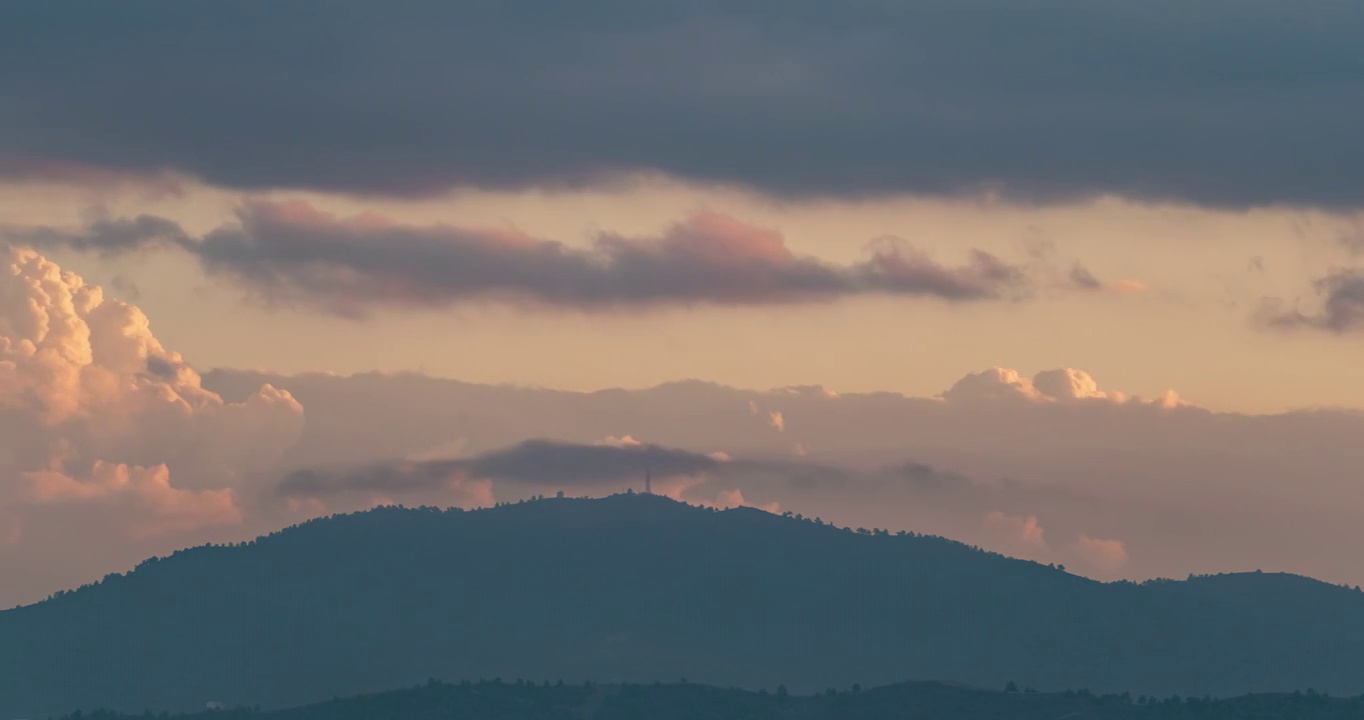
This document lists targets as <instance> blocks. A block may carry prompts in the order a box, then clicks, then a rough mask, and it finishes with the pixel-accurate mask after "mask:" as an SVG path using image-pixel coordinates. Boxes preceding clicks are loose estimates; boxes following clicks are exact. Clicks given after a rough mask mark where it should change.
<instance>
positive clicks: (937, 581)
mask: <svg viewBox="0 0 1364 720" xmlns="http://www.w3.org/2000/svg"><path fill="white" fill-rule="evenodd" d="M1361 670H1364V594H1360V593H1357V592H1354V591H1348V590H1345V589H1342V588H1340V587H1337V586H1332V585H1329V584H1326V583H1321V582H1318V581H1314V580H1311V579H1308V578H1301V577H1299V576H1291V575H1279V574H1263V575H1257V574H1255V573H1245V574H1237V575H1225V576H1210V577H1196V578H1192V579H1190V580H1184V581H1165V582H1148V583H1145V584H1140V585H1138V584H1134V583H1124V582H1119V583H1100V582H1097V581H1093V580H1090V579H1087V578H1082V577H1079V576H1075V575H1071V574H1069V573H1065V572H1063V571H1061V570H1059V569H1054V568H1050V567H1048V566H1045V565H1039V564H1037V563H1034V562H1031V561H1024V560H1015V559H1011V558H1005V557H1003V556H1001V555H998V554H995V553H989V552H986V551H982V550H978V549H974V548H971V547H970V546H967V545H964V544H962V543H957V542H955V541H952V540H947V539H945V538H937V537H932V536H918V535H911V534H906V535H904V536H897V535H891V534H880V533H877V534H871V533H870V532H867V533H865V534H864V533H859V532H855V531H851V530H848V529H842V528H834V527H832V526H829V525H824V524H816V523H814V522H811V521H808V520H806V521H802V520H799V519H796V518H795V517H783V516H777V515H773V514H770V513H766V512H763V511H761V510H756V509H751V508H742V509H734V510H726V511H716V510H713V509H706V508H699V507H693V506H689V505H685V504H682V503H677V502H674V501H672V500H669V499H666V498H663V497H660V496H648V495H643V494H626V495H615V496H610V497H607V498H601V499H591V500H588V499H577V498H562V499H559V498H547V499H541V500H535V501H529V502H523V503H516V504H503V505H501V506H500V507H494V508H487V509H484V510H476V511H459V510H447V511H442V510H437V509H435V508H416V509H402V508H392V507H389V508H379V509H375V510H371V511H368V512H364V513H355V514H350V515H339V516H333V517H330V518H325V519H319V520H314V521H310V522H308V523H303V524H301V525H298V526H295V527H291V528H288V529H285V530H282V531H279V532H276V533H272V534H270V535H267V536H262V537H261V538H258V539H257V540H255V541H252V542H250V543H245V544H240V545H236V546H201V547H199V548H195V549H189V550H186V551H181V552H178V553H175V554H173V555H171V556H169V557H167V558H164V559H156V560H148V561H146V562H143V563H141V564H140V565H139V566H138V567H137V568H136V569H134V571H132V572H131V573H128V574H125V575H111V576H109V577H108V578H106V579H105V581H103V582H101V583H99V584H98V585H94V586H91V587H87V588H84V589H81V590H78V591H75V592H71V593H63V594H61V595H59V596H57V597H54V598H52V599H50V600H48V601H45V602H42V603H38V604H35V605H30V606H25V607H22V608H16V609H14V610H9V611H4V612H0V714H6V713H9V714H11V716H15V717H22V716H32V715H44V714H57V713H60V712H65V711H68V710H71V709H74V708H75V707H99V706H103V707H110V708H114V709H119V710H130V711H140V710H142V709H144V708H147V707H151V708H156V709H166V710H184V709H192V708H199V707H203V703H204V702H207V701H208V700H210V699H212V700H218V701H222V702H226V703H230V704H244V705H255V704H260V705H264V706H267V707H280V706H283V705H289V704H302V703H306V702H309V701H313V700H319V699H325V698H327V697H331V696H333V695H349V694H354V693H356V692H370V691H379V690H385V689H389V688H393V687H402V686H407V685H411V684H413V683H416V682H420V681H422V680H423V679H425V678H428V677H436V678H439V679H443V680H462V679H476V678H480V677H497V676H501V677H518V676H520V677H562V678H564V679H565V680H575V681H581V680H593V681H629V682H637V681H638V682H646V681H647V682H651V681H654V680H672V679H675V678H678V677H690V678H692V679H693V680H696V681H698V682H706V683H710V684H717V685H735V686H743V687H775V686H776V685H778V684H782V683H784V684H786V685H788V686H789V687H791V688H792V690H793V691H805V690H820V689H822V688H824V687H827V686H828V685H844V686H847V685H850V684H852V683H854V682H860V683H864V684H867V685H876V684H885V683H888V682H895V681H900V680H904V679H905V678H913V679H920V680H952V681H959V682H963V683H967V684H973V685H980V686H985V687H1002V685H1003V683H1004V682H1006V681H1008V680H1016V681H1018V682H1020V683H1025V684H1027V685H1030V686H1033V687H1037V688H1039V689H1042V690H1049V689H1063V688H1066V687H1088V688H1091V689H1093V690H1094V691H1096V692H1105V691H1114V692H1121V691H1131V692H1134V693H1145V694H1152V695H1162V696H1165V695H1170V694H1181V695H1195V696H1202V695H1236V694H1242V693H1245V692H1251V691H1269V690H1275V691H1277V690H1292V689H1305V688H1307V687H1314V688H1316V689H1318V690H1324V691H1330V692H1332V693H1335V694H1354V693H1358V692H1361V691H1364V672H1360V671H1361ZM71 677H82V678H89V680H88V681H86V682H82V683H80V684H79V685H78V686H73V685H72V684H71V682H70V678H71Z"/></svg>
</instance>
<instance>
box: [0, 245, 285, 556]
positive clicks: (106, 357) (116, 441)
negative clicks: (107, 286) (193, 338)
mask: <svg viewBox="0 0 1364 720" xmlns="http://www.w3.org/2000/svg"><path fill="white" fill-rule="evenodd" d="M0 257H2V258H3V262H2V263H0V456H3V457H4V462H3V463H0V518H8V519H9V520H8V521H9V523H10V524H11V526H12V527H19V528H22V527H24V526H25V525H26V523H25V522H24V518H25V517H26V516H28V515H30V514H32V513H36V512H42V513H44V515H43V517H44V518H46V520H45V522H47V523H51V522H60V521H62V518H63V517H64V516H63V515H62V513H64V512H69V513H74V514H73V515H69V516H66V521H70V519H71V518H73V517H89V514H90V513H96V514H97V515H99V516H100V518H101V522H102V523H103V526H108V527H109V528H111V529H112V531H114V532H119V533H122V534H124V535H126V536H128V537H131V538H135V539H136V538H144V539H145V538H151V537H155V536H159V535H164V534H173V533H181V532H184V531H188V530H193V529H196V528H202V527H212V526H222V525H235V524H238V523H240V522H242V518H243V515H242V513H243V510H242V507H241V503H242V498H241V497H240V496H239V492H240V491H241V490H242V489H243V488H247V487H249V485H250V477H251V476H252V474H253V473H255V472H257V471H259V470H262V469H263V468H265V467H267V466H268V465H270V464H271V463H272V462H274V460H275V459H276V458H277V457H278V455H279V454H280V453H281V452H282V451H283V450H284V449H285V448H287V447H288V446H289V445H291V444H292V443H293V442H294V441H295V440H297V438H298V437H299V436H300V434H301V432H302V426H303V412H302V407H301V406H300V405H299V403H298V402H297V401H296V400H295V399H294V398H293V396H291V395H290V394H289V393H288V392H286V391H283V390H280V389H277V388H275V387H273V386H270V385H264V386H262V387H260V388H259V389H258V390H257V391H256V392H254V393H251V394H250V395H249V396H248V397H246V399H245V400H244V401H242V402H239V403H227V402H224V401H223V399H222V398H221V397H220V396H219V395H218V394H216V393H214V392H211V391H209V390H206V389H204V388H203V387H202V385H201V382H200V377H199V375H198V373H196V372H195V371H194V370H193V369H192V368H191V367H190V366H189V365H188V364H187V363H186V362H185V361H184V359H183V358H182V357H181V356H180V355H179V354H178V353H175V352H173V351H170V350H167V349H166V348H164V347H163V346H162V345H161V343H160V342H159V341H158V340H157V339H156V338H155V337H154V336H153V335H152V332H151V329H150V325H149V323H148V321H147V318H146V316H145V315H143V314H142V312H141V311H140V310H138V309H137V308H136V307H134V306H131V305H128V304H126V303H123V302H120V301H117V300H113V299H107V298H105V297H104V296H103V293H102V291H101V289H100V288H99V287H97V286H93V285H87V284H85V282H84V281H83V280H82V279H81V278H80V277H78V276H76V275H74V274H72V273H69V272H63V271H62V270H61V269H60V268H59V267H58V266H57V265H56V264H54V263H52V262H50V261H48V260H47V259H45V258H43V257H42V256H40V255H38V254H36V253H34V252H32V251H29V250H22V249H13V248H11V249H7V250H4V251H3V255H0ZM53 513H56V514H53ZM6 533H7V539H9V540H10V541H11V542H8V543H7V545H8V546H9V547H8V551H7V553H25V552H29V551H33V552H38V551H41V552H54V551H61V552H64V553H65V554H66V555H67V556H68V557H70V558H72V563H73V565H79V564H80V561H79V559H78V556H79V555H80V554H81V549H80V548H78V547H75V546H71V547H66V548H59V549H56V550H54V549H53V548H30V547H28V546H29V544H30V537H31V536H30V534H29V533H27V532H20V531H19V530H13V529H11V530H9V531H6ZM109 540H110V538H105V541H109ZM33 542H39V540H34V541H33ZM5 558H6V553H0V565H3V564H4V563H5V561H6V560H5ZM10 559H11V560H13V559H14V558H13V556H10Z"/></svg>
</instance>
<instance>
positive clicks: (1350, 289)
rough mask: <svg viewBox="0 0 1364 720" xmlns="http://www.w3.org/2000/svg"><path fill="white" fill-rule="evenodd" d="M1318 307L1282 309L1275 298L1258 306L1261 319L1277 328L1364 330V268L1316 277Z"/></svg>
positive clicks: (1344, 331)
mask: <svg viewBox="0 0 1364 720" xmlns="http://www.w3.org/2000/svg"><path fill="white" fill-rule="evenodd" d="M1315 287H1316V290H1317V293H1318V294H1320V295H1321V296H1322V306H1321V309H1320V310H1318V311H1317V312H1314V313H1303V312H1302V311H1300V310H1297V309H1294V310H1283V309H1282V307H1281V305H1280V304H1278V303H1277V302H1275V301H1267V302H1266V303H1265V305H1264V306H1263V307H1262V308H1261V315H1260V320H1262V321H1263V322H1265V323H1266V324H1267V325H1269V326H1270V327H1273V328H1278V329H1284V330H1287V329H1294V328H1314V329H1318V330H1327V331H1330V332H1334V333H1346V332H1354V331H1359V330H1364V271H1359V270H1341V271H1337V272H1334V273H1331V274H1330V275H1327V276H1326V277H1323V278H1321V279H1320V280H1317V281H1316V283H1315Z"/></svg>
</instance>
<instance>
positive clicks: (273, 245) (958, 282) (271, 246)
mask: <svg viewBox="0 0 1364 720" xmlns="http://www.w3.org/2000/svg"><path fill="white" fill-rule="evenodd" d="M237 220H238V222H237V223H236V224H232V225H225V226H223V227H220V228H218V229H217V230H214V231H212V232H210V233H208V234H206V235H204V236H203V237H198V238H196V237H192V236H190V235H189V234H188V233H186V232H185V231H184V230H183V229H182V228H180V226H179V225H177V224H176V223H174V222H172V221H170V220H167V219H165V218H160V217H153V216H141V217H137V218H132V219H123V220H107V219H106V220H98V221H95V222H93V223H90V224H89V225H88V226H87V227H86V228H85V229H84V230H82V231H79V232H66V231H61V230H57V229H54V228H47V227H37V228H13V227H11V228H8V230H7V231H6V234H7V235H8V236H9V237H11V238H13V239H15V240H16V241H19V242H25V243H29V244H33V245H35V246H39V247H52V246H61V247H70V248H75V249H79V250H100V251H103V252H123V251H128V250H133V249H136V248H141V247H171V248H178V249H181V250H183V251H186V252H189V253H191V254H193V255H194V256H195V257H197V258H198V259H199V261H200V262H201V263H202V264H203V266H204V268H205V269H206V271H207V272H209V273H212V274H217V275H219V276H224V277H227V278H230V279H231V280H233V281H235V282H237V283H239V284H241V285H242V286H244V287H246V288H247V289H249V290H250V291H251V292H254V293H257V294H258V295H260V296H261V297H262V298H264V299H265V300H267V301H270V302H274V303H280V304H301V305H309V306H314V307H318V308H322V309H325V310H328V311H331V312H336V313H340V314H343V315H352V316H354V315H360V314H363V313H364V312H365V311H366V310H367V309H369V308H371V307H374V306H379V305H398V306H417V307H443V306H448V305H452V304H455V303H459V302H462V301H468V300H473V299H502V300H513V301H517V300H530V301H534V302H538V303H542V304H545V305H547V306H551V307H572V308H579V309H605V308H617V307H655V306H664V305H684V306H685V305H693V304H700V303H712V304H723V305H753V304H771V303H797V302H813V301H828V300H832V299H836V298H839V297H845V296H851V295H863V294H878V295H893V296H917V297H936V298H939V299H943V300H949V301H973V300H997V299H1007V298H1016V297H1020V296H1021V294H1022V293H1023V292H1025V291H1026V289H1027V287H1028V280H1027V278H1026V277H1025V276H1024V273H1023V272H1022V270H1021V269H1020V268H1018V267H1015V266H1013V265H1010V264H1008V263H1006V262H1004V261H1003V260H1001V259H999V258H997V257H995V256H994V255H991V254H989V253H987V252H984V251H981V250H972V251H970V252H969V254H968V259H967V262H966V263H965V264H962V265H958V266H948V265H943V264H940V263H938V262H937V261H935V260H934V259H932V258H931V257H929V256H928V255H927V254H926V253H924V252H923V251H922V250H919V249H917V248H915V247H913V246H911V245H909V244H908V243H906V242H905V241H903V240H899V239H896V238H879V239H877V240H875V241H873V242H872V243H869V244H868V252H869V257H868V258H867V259H866V260H864V261H862V262H859V263H854V264H851V265H835V264H831V263H827V262H824V261H822V260H819V259H816V258H811V257H804V256H800V255H796V254H795V253H793V252H791V250H790V249H788V248H787V247H786V244H785V241H784V239H783V238H782V236H781V234H780V233H778V232H776V231H775V230H771V229H768V228H761V227H757V226H754V225H749V224H747V223H744V222H741V221H739V220H736V219H734V218H731V217H729V216H726V215H721V214H718V213H713V212H699V213H696V214H693V215H691V216H690V217H687V218H686V219H684V220H682V221H680V222H677V223H674V224H673V225H672V226H670V227H669V228H667V229H666V230H665V231H664V232H663V233H661V234H659V235H656V236H653V237H626V236H623V235H618V234H612V233H602V234H599V235H598V236H597V237H596V239H595V242H594V244H593V246H592V247H591V248H590V249H577V248H573V247H570V246H568V245H564V244H563V243H560V242H557V241H553V240H542V239H538V238H533V237H530V236H528V235H525V234H523V233H520V232H518V231H515V230H496V229H479V228H469V227H459V226H453V225H430V226H416V225H404V224H400V223H397V222H394V221H392V220H389V219H387V218H384V217H382V216H379V215H376V214H373V213H365V214H361V215H357V216H354V217H338V216H335V215H332V214H329V213H326V212H323V211H320V210H317V209H315V208H313V207H312V206H311V205H308V204H307V203H303V202H281V203H274V202H265V201H254V202H248V203H245V204H244V205H242V206H241V207H240V208H239V209H238V213H237Z"/></svg>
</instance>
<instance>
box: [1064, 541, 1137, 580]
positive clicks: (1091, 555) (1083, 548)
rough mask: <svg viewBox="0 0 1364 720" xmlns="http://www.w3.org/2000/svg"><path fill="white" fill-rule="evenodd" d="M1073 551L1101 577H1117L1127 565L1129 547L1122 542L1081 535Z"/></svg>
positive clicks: (1086, 565)
mask: <svg viewBox="0 0 1364 720" xmlns="http://www.w3.org/2000/svg"><path fill="white" fill-rule="evenodd" d="M1073 550H1074V555H1075V556H1076V557H1077V558H1078V560H1079V561H1080V563H1081V564H1083V565H1084V567H1085V568H1086V569H1087V570H1089V571H1090V572H1092V573H1094V574H1095V575H1097V576H1099V577H1115V576H1117V574H1118V573H1119V572H1120V571H1121V570H1122V569H1123V566H1125V565H1126V564H1127V545H1126V544H1125V543H1123V542H1122V541H1121V540H1104V539H1102V538H1092V537H1090V536H1088V535H1084V534H1081V535H1080V538H1079V539H1078V540H1076V541H1075V545H1074V546H1073Z"/></svg>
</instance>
